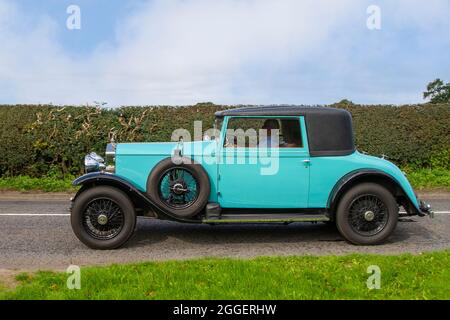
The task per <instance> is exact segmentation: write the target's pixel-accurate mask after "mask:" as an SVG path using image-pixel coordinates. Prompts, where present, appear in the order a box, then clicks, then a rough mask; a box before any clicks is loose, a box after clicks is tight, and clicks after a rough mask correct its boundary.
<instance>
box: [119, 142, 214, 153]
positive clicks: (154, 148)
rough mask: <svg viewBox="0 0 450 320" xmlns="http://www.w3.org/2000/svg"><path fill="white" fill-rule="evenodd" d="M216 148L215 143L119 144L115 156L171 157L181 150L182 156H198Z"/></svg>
mask: <svg viewBox="0 0 450 320" xmlns="http://www.w3.org/2000/svg"><path fill="white" fill-rule="evenodd" d="M216 146H217V143H216V141H193V142H183V143H182V144H181V143H178V142H145V143H119V144H118V145H117V149H116V155H119V156H120V155H159V156H171V155H173V152H174V150H175V149H177V148H181V149H182V150H183V155H186V156H188V155H196V156H199V155H207V154H210V153H212V152H213V151H214V150H215V148H216Z"/></svg>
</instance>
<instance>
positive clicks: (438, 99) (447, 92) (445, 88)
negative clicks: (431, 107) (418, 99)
mask: <svg viewBox="0 0 450 320" xmlns="http://www.w3.org/2000/svg"><path fill="white" fill-rule="evenodd" d="M423 97H424V99H427V98H430V102H431V103H450V83H446V84H444V81H442V80H441V79H436V80H434V81H433V82H430V83H429V84H428V86H427V91H425V92H424V93H423Z"/></svg>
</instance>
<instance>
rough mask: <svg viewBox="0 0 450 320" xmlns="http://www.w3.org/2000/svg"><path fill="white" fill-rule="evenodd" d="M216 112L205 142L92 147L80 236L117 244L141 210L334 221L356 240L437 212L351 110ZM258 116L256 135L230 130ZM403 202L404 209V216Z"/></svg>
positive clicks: (95, 243)
mask: <svg viewBox="0 0 450 320" xmlns="http://www.w3.org/2000/svg"><path fill="white" fill-rule="evenodd" d="M216 117H217V120H216V122H218V123H220V130H216V131H215V132H214V135H213V136H212V138H209V139H205V140H204V141H193V142H189V141H183V140H180V141H176V142H158V143H119V144H115V143H111V144H109V145H108V147H107V151H106V155H107V156H109V157H110V158H111V157H112V158H113V159H114V162H115V164H114V166H106V164H105V162H104V160H103V158H102V157H100V156H98V155H97V154H95V153H91V154H89V155H87V156H86V157H85V165H86V171H87V172H88V173H87V174H85V175H83V176H81V177H79V178H78V179H76V180H75V181H74V185H80V186H81V188H80V190H79V191H78V193H77V194H76V196H75V197H74V198H73V199H72V215H71V223H72V227H73V230H74V232H75V234H76V235H77V237H78V238H79V239H80V240H81V241H82V242H84V243H85V244H87V245H88V246H90V247H92V248H101V249H111V248H116V247H118V246H120V245H122V244H123V243H125V241H126V240H127V239H128V238H129V237H130V236H131V234H132V231H133V230H134V226H135V219H136V216H138V215H143V216H151V217H155V218H158V219H166V220H174V221H178V222H186V223H206V224H218V223H292V222H318V221H322V222H334V223H335V224H336V226H337V227H338V229H339V231H340V233H341V234H342V235H343V236H344V237H345V238H346V239H347V240H348V241H350V242H352V243H354V244H366V245H371V244H378V243H381V242H382V241H384V240H385V239H387V237H388V236H389V235H390V234H391V233H392V232H393V230H394V229H395V226H396V222H397V220H398V217H399V216H404V215H407V216H413V215H419V216H424V215H427V214H428V215H430V216H432V211H431V207H430V206H429V205H427V204H425V203H424V202H422V201H420V200H419V199H418V198H417V197H416V195H415V193H414V190H413V188H412V187H411V185H410V183H409V182H408V179H407V178H406V176H405V174H404V173H403V172H402V171H401V170H400V169H399V168H398V167H397V166H396V165H395V164H393V163H391V162H389V161H387V160H386V159H384V158H378V157H374V156H369V155H366V154H362V153H360V152H359V151H357V149H356V147H355V145H354V137H353V129H352V123H351V115H350V113H348V112H347V111H345V110H342V109H333V108H319V107H317V108H315V107H290V106H286V107H250V108H240V109H231V110H224V111H220V112H217V113H216ZM260 120H261V121H264V124H263V125H262V126H260V128H262V129H263V130H261V129H260V131H259V135H256V136H255V139H254V140H252V137H251V136H245V134H247V133H248V132H251V130H253V129H252V128H253V127H250V128H249V129H248V130H247V131H245V132H244V129H242V130H241V129H238V130H241V132H243V133H244V137H243V139H241V140H239V139H240V137H236V136H233V135H230V130H231V128H232V127H233V124H239V125H242V124H243V123H247V124H251V125H255V123H256V122H257V121H260ZM244 127H245V125H244ZM239 128H241V127H239ZM267 128H269V129H268V130H267V132H272V131H273V130H278V129H276V128H280V129H282V130H280V132H281V134H280V136H279V137H281V139H280V141H281V143H276V144H275V145H272V143H273V142H272V138H273V136H272V135H271V136H270V137H269V136H265V135H264V134H263V131H264V130H266V129H267ZM253 132H256V130H253ZM274 132H275V131H274ZM235 133H236V131H235ZM247 138H248V139H247ZM251 141H253V142H255V144H252V143H251ZM269 141H270V143H269ZM275 141H278V138H277V139H276V140H275ZM239 142H244V143H243V144H239ZM105 201H106V202H107V203H108V204H107V205H105ZM400 206H402V207H403V208H404V209H405V211H406V213H401V215H399V207H400ZM108 208H109V209H108ZM113 208H114V209H113ZM118 214H120V215H121V216H120V218H117V217H116V216H117V215H118ZM117 219H118V220H117ZM121 230H126V231H123V232H122V231H121Z"/></svg>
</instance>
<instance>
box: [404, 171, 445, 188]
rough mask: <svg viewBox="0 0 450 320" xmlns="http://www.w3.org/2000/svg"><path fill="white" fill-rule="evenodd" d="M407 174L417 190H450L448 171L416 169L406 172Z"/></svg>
mask: <svg viewBox="0 0 450 320" xmlns="http://www.w3.org/2000/svg"><path fill="white" fill-rule="evenodd" d="M406 173H407V175H408V180H409V182H410V183H411V184H412V186H413V187H414V188H415V189H418V190H420V189H431V188H450V170H448V169H444V168H443V169H416V170H406Z"/></svg>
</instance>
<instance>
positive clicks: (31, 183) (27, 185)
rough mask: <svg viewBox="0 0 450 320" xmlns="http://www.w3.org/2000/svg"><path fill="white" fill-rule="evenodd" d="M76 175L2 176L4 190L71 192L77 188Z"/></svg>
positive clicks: (1, 182) (1, 184)
mask: <svg viewBox="0 0 450 320" xmlns="http://www.w3.org/2000/svg"><path fill="white" fill-rule="evenodd" d="M73 179H74V177H66V178H64V179H61V178H56V177H42V178H31V177H28V176H18V177H3V178H0V190H2V191H22V192H26V191H44V192H70V191H75V190H76V188H75V187H73V186H72V181H73Z"/></svg>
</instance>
